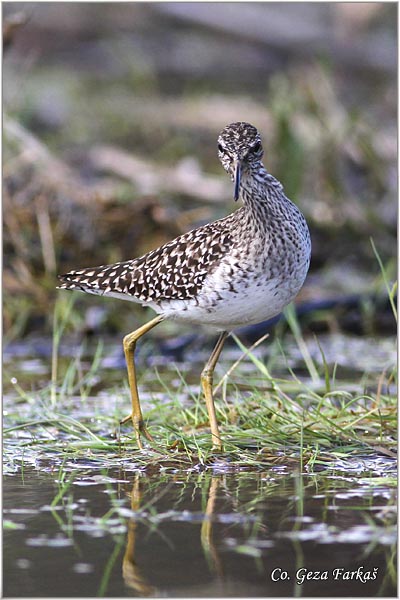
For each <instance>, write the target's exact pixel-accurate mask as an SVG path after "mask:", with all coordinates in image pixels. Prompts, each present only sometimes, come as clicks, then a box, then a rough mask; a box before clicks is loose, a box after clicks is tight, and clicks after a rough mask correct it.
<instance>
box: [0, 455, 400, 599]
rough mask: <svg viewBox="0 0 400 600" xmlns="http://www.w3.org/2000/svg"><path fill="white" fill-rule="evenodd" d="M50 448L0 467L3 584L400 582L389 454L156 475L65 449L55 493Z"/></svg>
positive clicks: (244, 589)
mask: <svg viewBox="0 0 400 600" xmlns="http://www.w3.org/2000/svg"><path fill="white" fill-rule="evenodd" d="M47 462H48V464H46V459H43V460H42V462H41V463H40V464H39V465H38V468H37V469H35V468H33V467H25V469H24V470H23V471H19V473H18V474H17V475H14V476H6V477H5V479H4V490H3V506H4V518H5V519H6V529H5V533H4V549H5V553H4V555H5V556H4V563H5V564H4V583H3V586H4V590H3V591H4V595H5V596H8V597H17V596H19V597H34V596H43V597H49V596H54V597H60V596H64V597H65V596H67V597H68V596H71V597H76V596H81V597H82V596H83V597H90V596H110V597H115V596H165V595H168V596H217V597H221V596H254V597H258V596H260V597H261V596H267V597H269V596H295V595H300V596H301V595H303V596H363V597H366V596H377V595H384V596H393V595H395V594H396V588H395V575H394V565H395V557H394V552H395V543H396V529H395V525H394V515H395V510H396V506H395V504H394V503H393V502H394V491H395V490H393V489H391V488H390V486H388V485H387V480H388V476H389V475H394V472H395V465H394V461H392V460H390V459H387V458H379V457H375V458H374V459H372V458H371V457H369V458H362V457H359V458H358V459H356V460H354V461H353V462H352V463H349V462H341V461H338V462H337V464H336V465H333V466H332V467H331V468H330V469H328V470H326V471H323V472H320V473H317V474H316V473H303V474H301V475H300V474H299V473H298V471H296V470H295V471H291V470H289V469H288V468H287V467H285V466H276V467H273V466H271V468H269V469H265V470H264V471H263V472H261V473H249V472H240V471H239V472H227V471H226V469H224V468H221V465H216V466H215V468H213V467H212V466H211V467H209V468H208V469H207V470H205V471H203V472H200V470H199V469H198V468H194V469H192V470H191V471H187V472H184V473H182V472H180V473H179V472H177V471H176V469H173V470H171V471H172V472H168V469H165V470H164V471H160V472H158V473H156V474H154V475H152V476H147V475H145V474H144V473H143V472H140V471H138V470H137V468H136V467H135V465H134V464H130V463H129V461H127V460H126V459H125V460H123V459H119V462H120V467H119V468H117V467H113V468H109V469H107V470H105V469H104V467H103V466H102V464H101V462H100V461H99V462H98V464H96V460H91V459H90V458H88V459H82V460H81V461H73V460H68V459H67V460H66V461H65V463H64V465H63V468H62V472H63V473H64V474H65V482H67V483H66V484H65V485H64V487H65V489H64V492H63V494H61V495H59V498H58V499H57V494H59V492H60V489H63V487H62V485H61V488H60V484H59V483H57V481H59V477H60V472H58V471H57V469H55V465H54V462H52V460H50V459H49V460H48V461H47ZM224 470H225V472H223V471H224ZM221 471H222V472H221ZM68 482H70V483H68ZM318 572H320V573H319V574H318ZM303 576H304V577H305V578H304V580H303ZM307 577H312V579H307ZM350 578H352V579H350ZM368 578H370V579H368Z"/></svg>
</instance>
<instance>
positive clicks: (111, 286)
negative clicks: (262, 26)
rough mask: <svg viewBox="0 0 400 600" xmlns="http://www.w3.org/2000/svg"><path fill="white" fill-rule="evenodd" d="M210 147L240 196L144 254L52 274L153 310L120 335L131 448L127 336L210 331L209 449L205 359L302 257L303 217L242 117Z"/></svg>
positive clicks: (288, 291)
mask: <svg viewBox="0 0 400 600" xmlns="http://www.w3.org/2000/svg"><path fill="white" fill-rule="evenodd" d="M218 156H219V159H220V161H221V163H222V166H223V167H224V169H225V171H227V172H228V173H229V175H230V176H231V179H232V180H233V183H234V199H235V200H238V199H240V200H241V201H242V203H243V206H241V207H240V208H239V209H238V210H236V211H235V212H233V213H232V214H230V215H228V216H227V217H225V218H223V219H219V220H217V221H214V222H212V223H208V224H207V225H204V226H202V227H199V228H197V229H193V230H192V231H189V232H188V233H185V234H183V235H180V236H179V237H177V238H176V239H174V240H172V241H171V242H168V243H167V244H164V245H163V246H161V247H160V248H156V249H155V250H152V251H151V252H148V253H147V254H145V255H144V256H141V257H139V258H135V259H132V260H127V261H124V262H118V263H115V264H112V265H105V266H100V267H95V268H89V269H82V270H79V271H70V272H69V273H67V274H66V275H62V276H60V280H61V282H62V283H61V285H60V286H59V287H60V288H64V289H69V290H81V291H83V292H89V293H91V294H98V295H101V296H112V297H114V298H120V299H122V300H131V301H133V302H139V303H140V304H142V305H143V306H149V307H151V308H152V309H153V310H154V311H155V312H156V313H158V314H157V316H156V317H155V318H154V319H152V320H151V321H149V322H148V323H146V324H145V325H143V326H142V327H139V329H137V330H136V331H134V332H132V333H130V334H128V335H127V336H125V337H124V340H123V346H124V352H125V358H126V364H127V369H128V379H129V387H130V392H131V402H132V412H131V414H130V415H129V416H128V417H126V418H125V419H124V420H123V421H122V423H123V422H126V421H128V420H129V419H132V422H133V426H134V430H135V434H136V439H137V443H138V446H139V448H142V447H143V446H142V441H141V436H142V435H143V436H144V437H146V438H147V439H148V440H150V441H153V438H152V436H151V435H150V434H149V432H148V431H147V429H146V427H145V425H144V421H143V416H142V411H141V407H140V402H139V394H138V389H137V383H136V372H135V362H134V351H135V346H136V342H137V341H138V339H139V338H140V337H142V335H144V334H145V333H147V332H148V331H150V330H151V329H152V328H153V327H155V326H156V325H157V324H158V323H161V321H163V320H164V319H173V320H175V321H181V322H185V323H190V324H193V325H207V326H211V327H212V328H214V329H215V330H217V331H219V332H220V335H219V338H218V341H217V344H216V346H215V348H214V350H213V352H212V354H211V356H210V358H209V360H208V362H207V364H206V366H205V367H204V370H203V371H202V374H201V385H202V388H203V392H204V396H205V401H206V406H207V412H208V416H209V421H210V428H211V435H212V443H213V448H214V449H217V450H221V449H222V440H221V436H220V433H219V429H218V423H217V418H216V413H215V406H214V400H213V389H212V385H213V374H214V368H215V365H216V363H217V360H218V358H219V355H220V353H221V350H222V347H223V344H224V341H225V339H226V337H227V336H228V335H229V333H230V332H231V331H232V330H233V329H235V328H236V327H239V326H242V325H250V324H255V323H259V322H260V321H264V320H266V319H270V318H271V317H274V316H275V315H277V314H278V313H280V312H281V311H282V309H283V308H284V307H285V306H286V305H287V304H289V302H291V301H292V300H293V299H294V297H295V296H296V295H297V293H298V292H299V290H300V288H301V286H302V285H303V282H304V279H305V277H306V274H307V271H308V267H309V264H310V255H311V242H310V234H309V231H308V227H307V223H306V221H305V219H304V217H303V215H302V213H301V212H300V211H299V209H298V208H297V207H296V206H295V205H294V204H293V203H292V202H291V201H290V200H289V199H288V198H287V197H286V196H285V194H284V192H283V187H282V185H281V183H279V181H277V180H276V179H275V178H274V177H273V176H272V175H270V174H269V173H268V172H267V170H266V169H265V167H264V165H263V164H262V162H261V159H262V157H263V148H262V145H261V138H260V135H259V133H258V131H257V129H256V128H255V127H253V126H252V125H250V124H249V123H245V122H239V123H232V124H231V125H228V126H227V127H225V128H224V129H223V130H222V132H221V133H220V135H219V137H218Z"/></svg>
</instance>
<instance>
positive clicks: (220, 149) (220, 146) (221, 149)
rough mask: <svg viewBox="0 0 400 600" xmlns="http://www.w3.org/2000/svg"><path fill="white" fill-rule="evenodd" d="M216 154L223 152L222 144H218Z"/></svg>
mask: <svg viewBox="0 0 400 600" xmlns="http://www.w3.org/2000/svg"><path fill="white" fill-rule="evenodd" d="M218 152H225V148H224V147H223V146H222V144H218Z"/></svg>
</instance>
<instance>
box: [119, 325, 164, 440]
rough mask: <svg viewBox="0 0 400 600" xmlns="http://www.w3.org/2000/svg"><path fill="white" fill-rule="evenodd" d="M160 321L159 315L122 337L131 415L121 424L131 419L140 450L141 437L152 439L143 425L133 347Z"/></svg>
mask: <svg viewBox="0 0 400 600" xmlns="http://www.w3.org/2000/svg"><path fill="white" fill-rule="evenodd" d="M162 320H163V317H162V316H161V315H158V316H157V317H156V318H155V319H152V320H151V321H149V322H148V323H146V325H143V326H142V327H139V329H136V331H133V332H132V333H128V335H126V336H125V337H124V342H123V343H124V352H125V360H126V366H127V369H128V381H129V388H130V390H131V400H132V413H131V414H130V415H129V417H126V418H125V419H123V420H122V421H121V423H126V421H128V420H129V419H130V418H131V419H132V423H133V427H134V429H135V434H136V441H137V444H138V446H139V448H140V449H142V448H143V445H142V440H141V439H140V436H141V435H144V436H145V437H146V438H147V439H148V440H149V441H151V442H152V441H153V438H152V437H151V435H150V434H149V432H148V431H147V429H146V427H145V425H144V422H143V416H142V409H141V408H140V402H139V394H138V389H137V382H136V371H135V347H136V342H137V341H138V339H139V338H141V337H142V335H144V334H145V333H147V332H148V331H150V329H153V327H155V326H156V325H158V323H160V322H161V321H162Z"/></svg>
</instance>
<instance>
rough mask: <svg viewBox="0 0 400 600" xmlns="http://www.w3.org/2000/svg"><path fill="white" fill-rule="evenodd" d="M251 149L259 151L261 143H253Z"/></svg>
mask: <svg viewBox="0 0 400 600" xmlns="http://www.w3.org/2000/svg"><path fill="white" fill-rule="evenodd" d="M252 150H253V152H259V150H261V143H260V142H257V144H254V146H253V148H252Z"/></svg>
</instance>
